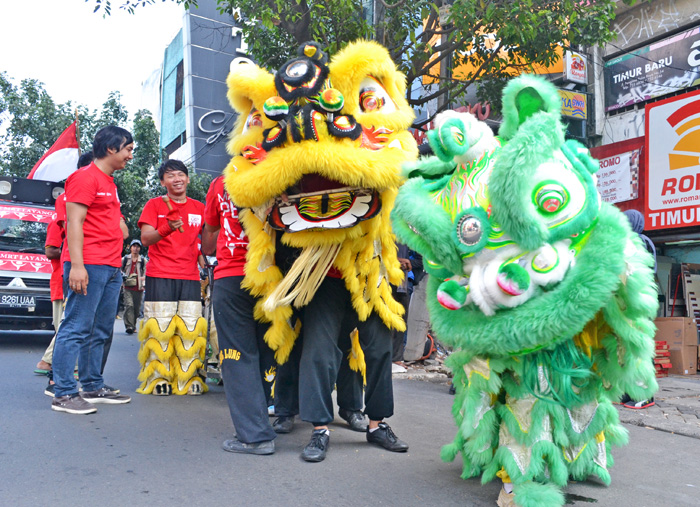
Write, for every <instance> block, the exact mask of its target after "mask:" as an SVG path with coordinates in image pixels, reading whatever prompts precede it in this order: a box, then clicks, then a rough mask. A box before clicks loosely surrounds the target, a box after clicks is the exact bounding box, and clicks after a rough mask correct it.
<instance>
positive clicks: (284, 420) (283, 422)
mask: <svg viewBox="0 0 700 507" xmlns="http://www.w3.org/2000/svg"><path fill="white" fill-rule="evenodd" d="M293 427H294V416H290V417H287V416H279V417H278V418H277V419H275V420H274V421H273V423H272V429H273V430H275V433H291V431H292V428H293Z"/></svg>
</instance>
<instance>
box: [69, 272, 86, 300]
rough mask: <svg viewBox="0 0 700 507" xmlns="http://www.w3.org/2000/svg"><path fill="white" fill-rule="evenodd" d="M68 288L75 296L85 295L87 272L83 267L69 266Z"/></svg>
mask: <svg viewBox="0 0 700 507" xmlns="http://www.w3.org/2000/svg"><path fill="white" fill-rule="evenodd" d="M68 286H69V287H70V288H71V290H72V291H73V292H75V293H76V294H82V295H83V296H86V295H87V286H88V272H87V270H86V269H85V266H75V265H73V266H71V268H70V274H69V275H68Z"/></svg>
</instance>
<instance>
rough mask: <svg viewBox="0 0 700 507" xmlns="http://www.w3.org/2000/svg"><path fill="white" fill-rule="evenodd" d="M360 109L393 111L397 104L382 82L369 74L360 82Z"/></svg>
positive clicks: (370, 111)
mask: <svg viewBox="0 0 700 507" xmlns="http://www.w3.org/2000/svg"><path fill="white" fill-rule="evenodd" d="M359 100H360V110H361V111H362V112H363V113H377V112H381V113H392V112H394V111H396V104H394V101H393V100H392V99H391V97H390V96H389V94H388V93H387V91H386V90H385V89H384V87H383V86H382V85H381V83H380V82H379V81H378V80H376V79H375V78H373V77H371V76H368V77H366V78H364V79H363V80H362V82H361V83H360V97H359Z"/></svg>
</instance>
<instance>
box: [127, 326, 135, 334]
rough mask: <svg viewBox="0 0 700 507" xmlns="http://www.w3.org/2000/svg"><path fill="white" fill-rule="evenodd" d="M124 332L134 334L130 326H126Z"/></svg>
mask: <svg viewBox="0 0 700 507" xmlns="http://www.w3.org/2000/svg"><path fill="white" fill-rule="evenodd" d="M126 334H134V330H133V329H132V328H130V327H127V328H126Z"/></svg>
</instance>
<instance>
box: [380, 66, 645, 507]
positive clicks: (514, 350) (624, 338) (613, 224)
mask: <svg viewBox="0 0 700 507" xmlns="http://www.w3.org/2000/svg"><path fill="white" fill-rule="evenodd" d="M559 110H560V99H559V95H558V93H557V91H556V89H555V88H554V86H553V85H551V84H550V83H548V82H547V81H545V80H543V79H540V78H537V77H533V76H521V77H519V78H516V79H514V80H513V81H511V83H509V85H508V86H507V87H506V89H505V91H504V97H503V114H504V122H503V125H502V126H501V129H500V132H499V134H500V135H499V137H494V136H493V134H492V133H491V130H490V129H489V128H488V127H487V126H486V125H485V124H483V123H481V122H478V121H477V120H476V119H474V117H473V116H471V115H469V114H468V113H454V112H447V113H443V114H442V115H440V116H439V117H438V118H437V119H436V122H435V124H436V128H435V129H434V130H432V131H430V132H429V133H428V138H429V141H430V144H431V147H432V148H433V151H434V153H435V154H436V157H432V158H427V159H425V158H424V159H421V160H420V161H418V162H415V163H412V164H411V165H409V166H407V167H406V168H405V171H406V173H407V176H408V181H407V182H406V184H405V185H404V186H403V187H402V188H401V190H400V191H399V195H398V198H397V200H396V205H395V207H394V210H393V211H392V221H393V226H394V230H395V232H396V234H397V236H398V237H399V238H400V240H401V241H402V242H404V243H405V244H407V245H409V246H410V247H411V248H413V249H415V250H417V251H419V252H420V253H421V254H422V255H423V256H424V265H425V267H426V270H427V271H428V273H429V274H430V275H431V276H430V278H429V281H428V289H427V293H428V309H429V311H430V316H431V323H432V328H433V331H434V332H435V333H436V335H437V336H438V338H439V339H440V340H442V341H443V342H445V343H446V344H449V345H450V346H452V347H453V348H454V353H453V354H452V355H451V356H450V357H449V358H448V365H449V366H450V368H451V369H452V371H453V373H454V384H455V386H456V393H457V394H456V396H455V402H454V406H453V411H452V413H453V416H454V418H455V421H456V423H457V426H458V432H457V435H456V437H455V439H454V441H453V442H452V443H451V444H449V445H446V446H445V447H444V448H443V451H442V457H443V459H446V460H452V459H454V458H455V457H456V456H457V454H458V453H461V455H462V460H463V464H464V467H463V474H462V476H463V477H464V478H468V477H473V476H477V475H481V477H482V481H484V482H486V481H490V480H492V479H493V478H495V477H497V476H498V477H500V478H501V479H502V480H503V481H504V483H509V482H512V486H513V494H506V493H505V492H502V495H501V497H499V504H500V505H519V506H522V507H530V506H542V505H562V504H563V502H564V497H563V495H562V493H561V490H560V488H561V487H563V486H565V485H566V484H567V482H568V480H569V478H572V479H574V480H584V479H586V478H587V477H588V476H590V475H595V476H597V477H599V478H600V479H601V480H602V481H603V482H604V483H606V484H609V483H610V474H609V472H608V468H609V467H610V466H611V465H612V463H613V460H612V456H611V454H610V448H611V445H623V444H625V443H626V441H627V432H626V430H625V429H624V428H623V427H622V426H621V425H620V423H619V418H618V415H617V412H616V410H615V408H614V407H613V406H612V403H611V402H612V401H613V400H617V399H619V398H620V396H621V395H622V394H623V393H624V392H627V393H628V394H629V395H630V396H632V397H633V398H639V399H642V398H648V397H650V396H652V395H653V393H654V392H655V391H656V389H657V383H656V380H655V372H654V367H653V363H652V358H653V355H654V341H653V337H654V331H655V329H654V325H653V318H654V317H655V315H656V311H657V304H658V303H657V294H656V289H655V287H654V284H653V273H652V269H651V266H652V265H653V260H652V258H651V256H650V255H649V254H648V253H647V252H646V250H645V249H644V248H643V247H642V245H641V242H640V241H639V240H638V238H637V235H636V234H634V233H633V232H632V231H631V229H630V227H629V224H628V222H627V220H626V218H625V216H624V215H623V214H622V213H620V212H619V211H618V210H617V209H616V208H614V207H613V206H611V205H609V204H606V203H603V202H601V200H600V198H599V196H598V193H597V191H596V185H595V171H596V170H597V169H598V164H597V161H595V160H594V159H593V158H591V156H590V154H589V153H588V150H587V149H586V148H585V147H583V146H582V145H581V144H579V143H576V142H574V141H566V140H565V139H564V131H565V129H564V127H563V125H562V123H561V119H560V113H559ZM508 489H510V488H508Z"/></svg>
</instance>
